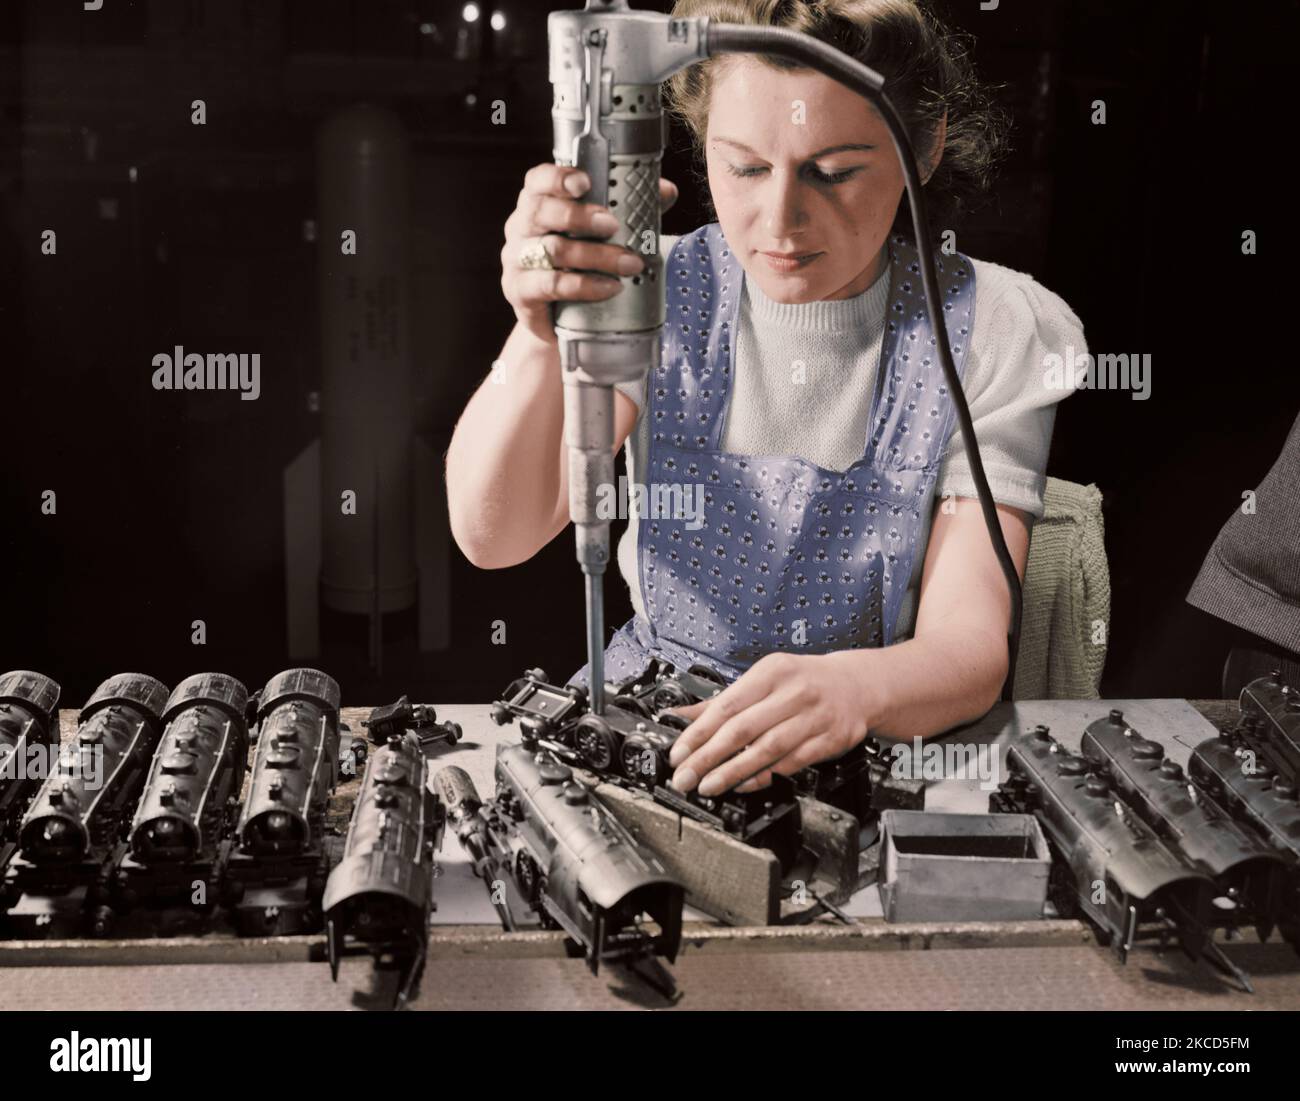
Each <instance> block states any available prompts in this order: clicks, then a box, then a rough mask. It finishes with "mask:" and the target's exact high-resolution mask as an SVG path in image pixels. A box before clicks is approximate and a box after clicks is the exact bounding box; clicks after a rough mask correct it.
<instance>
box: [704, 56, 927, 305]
mask: <svg viewBox="0 0 1300 1101" xmlns="http://www.w3.org/2000/svg"><path fill="white" fill-rule="evenodd" d="M846 146H852V148H845V147H846ZM705 148H706V159H707V162H708V172H709V189H710V191H711V192H712V194H713V205H714V207H715V208H716V209H717V212H718V222H719V224H720V225H721V227H722V232H723V235H724V236H725V237H726V238H727V243H728V245H729V246H730V248H731V250H732V252H734V253H735V254H736V256H737V257H738V259H739V260H740V262H741V265H742V266H743V267H744V269H745V275H746V276H747V277H748V278H750V279H753V280H755V281H756V282H757V283H758V285H759V287H760V288H761V289H762V291H763V293H764V294H766V295H767V296H768V297H769V298H772V299H774V300H775V301H777V302H785V303H795V302H816V301H821V300H825V299H837V298H850V297H852V296H853V295H855V294H860V293H862V292H863V291H864V290H866V289H867V288H868V287H870V286H871V284H872V283H873V282H874V281H875V279H876V278H877V277H878V276H879V275H880V274H881V273H882V272H883V271H884V268H885V265H886V263H887V262H888V258H887V253H886V252H885V251H884V244H885V239H886V237H887V236H888V235H889V230H890V227H891V226H892V225H893V221H894V215H895V213H896V212H897V210H898V202H899V199H900V198H901V197H902V194H903V187H904V181H903V173H902V170H901V168H900V166H899V163H898V155H897V153H896V152H895V151H894V145H893V141H892V140H891V138H890V136H889V130H888V128H887V127H886V125H885V122H884V120H883V119H882V118H881V117H880V115H879V113H878V112H877V111H876V109H875V108H874V107H873V106H872V105H871V104H870V103H868V102H867V101H866V100H864V99H863V98H862V97H861V96H859V95H858V94H857V93H855V92H852V91H850V90H849V89H848V88H846V87H844V86H843V85H841V84H838V83H837V82H835V81H834V80H831V79H830V78H829V77H826V76H822V75H821V74H820V73H815V72H811V71H785V70H779V69H773V68H772V67H770V66H768V65H764V64H763V63H762V62H759V61H757V60H754V59H752V58H739V57H737V58H729V59H728V60H727V62H726V63H724V64H723V65H721V66H719V69H718V70H717V71H715V79H714V84H713V92H712V98H711V103H710V107H709V121H708V133H707V135H706V147H705ZM766 253H787V254H788V253H794V254H796V259H795V260H794V261H786V262H784V263H782V262H780V261H779V260H776V259H775V258H771V257H769V256H767V255H765V254H766ZM805 257H806V258H805Z"/></svg>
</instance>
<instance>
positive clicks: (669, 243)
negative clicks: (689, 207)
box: [614, 233, 680, 414]
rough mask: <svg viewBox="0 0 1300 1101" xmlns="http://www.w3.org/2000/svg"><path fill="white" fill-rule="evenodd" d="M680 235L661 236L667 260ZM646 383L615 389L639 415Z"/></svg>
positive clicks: (635, 382) (619, 384)
mask: <svg viewBox="0 0 1300 1101" xmlns="http://www.w3.org/2000/svg"><path fill="white" fill-rule="evenodd" d="M679 238H680V234H679V235H678V236H677V237H673V236H669V235H668V234H667V233H664V234H660V236H659V248H660V252H661V253H662V254H663V256H664V257H665V258H667V256H668V254H669V253H671V252H672V251H673V245H675V244H676V243H677V241H678V240H679ZM645 382H646V380H645V379H643V378H640V379H634V380H633V381H632V382H616V383H614V389H615V390H617V391H618V392H619V393H620V394H626V395H627V396H628V397H629V398H631V399H632V401H634V402H635V403H636V408H637V412H638V414H639V413H640V412H641V409H642V408H643V407H644V405H645Z"/></svg>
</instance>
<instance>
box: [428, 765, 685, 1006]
mask: <svg viewBox="0 0 1300 1101" xmlns="http://www.w3.org/2000/svg"><path fill="white" fill-rule="evenodd" d="M496 776H497V791H496V797H495V798H494V799H493V801H492V802H490V803H487V804H484V803H482V802H481V801H480V799H479V797H478V793H477V791H476V790H475V787H474V783H473V781H472V780H471V779H470V778H469V776H468V775H467V774H466V773H465V772H464V771H463V770H462V769H459V768H455V767H447V768H444V769H441V770H440V771H439V772H438V774H437V775H436V777H435V784H436V786H437V788H438V792H439V795H440V797H441V798H442V801H443V802H444V804H445V805H446V808H447V815H448V818H449V820H450V822H451V824H452V826H453V828H454V829H455V830H456V834H457V836H458V837H459V838H460V840H461V844H462V846H463V847H464V848H465V849H466V851H467V852H468V853H469V854H470V856H471V859H472V860H473V862H474V870H475V872H476V874H478V875H479V876H481V877H482V878H483V880H484V883H485V884H486V885H487V887H488V891H489V893H490V894H492V895H493V901H494V904H495V905H496V906H497V909H498V913H500V914H501V917H502V924H503V925H504V926H505V927H506V928H507V929H516V928H520V927H523V926H525V925H526V924H528V923H529V922H530V919H532V921H533V922H534V923H536V922H540V923H541V924H542V925H543V926H545V927H548V928H556V927H558V928H561V929H563V930H564V931H565V932H566V933H567V934H568V935H569V937H570V938H571V939H572V941H573V942H574V943H575V944H576V945H577V946H579V947H580V949H581V951H582V954H583V956H584V957H585V958H586V961H587V965H588V966H589V967H590V968H591V971H592V973H593V974H596V973H598V971H599V968H600V965H601V964H602V963H622V964H626V965H628V966H629V967H631V968H632V969H633V970H636V971H638V973H639V974H641V976H642V977H643V978H646V979H647V980H648V981H650V982H651V983H652V984H653V985H656V986H660V988H661V989H662V988H665V987H670V986H671V980H668V981H667V982H665V981H664V976H663V974H660V972H661V969H660V968H659V965H658V963H657V960H658V958H663V959H667V960H668V961H669V962H672V961H673V960H675V959H676V958H677V952H678V950H679V948H680V946H681V931H682V903H683V900H684V897H685V889H684V888H683V886H682V885H681V884H680V883H678V882H677V881H676V880H675V879H673V878H672V877H671V876H669V875H668V874H667V872H666V871H665V870H664V868H663V865H662V864H661V863H660V862H659V860H658V858H657V857H655V856H654V854H653V853H651V852H649V851H648V850H647V849H645V848H643V847H642V846H640V845H639V844H638V843H637V842H636V840H635V839H634V838H633V837H632V835H631V834H630V833H629V832H628V831H627V830H626V829H625V828H624V827H623V826H622V825H621V824H620V823H619V821H618V819H616V818H615V817H614V816H613V815H612V814H611V813H610V812H609V811H608V810H607V809H606V808H605V806H604V805H603V804H602V803H601V802H600V801H599V800H598V799H596V798H595V796H594V795H593V794H592V793H591V791H590V790H589V789H588V788H587V786H586V785H584V784H582V783H581V782H580V781H579V780H578V779H577V778H576V777H575V776H574V773H573V770H572V769H571V768H569V767H568V766H567V765H565V764H564V763H563V762H562V761H560V760H559V759H558V758H557V757H556V756H555V755H554V754H552V753H549V752H547V751H545V750H542V751H537V752H534V751H530V750H528V749H525V748H524V747H523V746H518V745H511V746H501V747H499V748H498V750H497V764H496ZM504 883H508V884H509V885H510V887H511V888H512V892H511V891H507V893H506V896H505V900H504V901H503V900H502V897H501V895H500V894H499V893H498V892H499V888H500V886H501V885H502V884H504ZM647 919H648V920H649V923H651V924H647Z"/></svg>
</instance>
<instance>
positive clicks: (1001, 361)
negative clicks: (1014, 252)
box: [935, 260, 1087, 519]
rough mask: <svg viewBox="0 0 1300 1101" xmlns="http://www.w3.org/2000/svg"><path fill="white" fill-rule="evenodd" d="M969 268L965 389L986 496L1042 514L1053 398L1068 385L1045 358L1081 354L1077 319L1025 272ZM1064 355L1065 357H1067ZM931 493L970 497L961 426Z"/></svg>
mask: <svg viewBox="0 0 1300 1101" xmlns="http://www.w3.org/2000/svg"><path fill="white" fill-rule="evenodd" d="M973 263H974V266H975V287H976V291H975V293H976V303H975V325H974V331H973V332H972V334H971V335H972V339H971V346H970V349H969V351H968V353H967V355H968V357H969V358H968V360H967V363H966V371H965V380H964V382H965V385H964V391H965V394H966V402H967V405H968V406H969V408H970V415H971V423H972V424H973V426H974V428H975V438H976V439H977V440H978V441H979V449H980V460H981V462H982V463H983V465H984V473H985V476H986V477H987V478H988V483H989V490H990V492H991V493H992V495H993V499H994V500H995V501H997V502H998V503H1000V504H1005V505H1010V506H1011V507H1013V508H1018V509H1023V510H1024V511H1025V512H1028V513H1030V514H1031V515H1032V516H1033V517H1034V518H1035V519H1037V518H1040V517H1041V516H1042V515H1043V511H1044V507H1043V492H1044V490H1045V489H1046V486H1047V457H1048V452H1049V451H1050V449H1051V444H1052V430H1053V428H1054V427H1055V422H1056V408H1057V404H1058V403H1059V402H1060V401H1061V399H1062V398H1065V397H1067V396H1068V395H1069V394H1071V393H1073V389H1071V388H1067V387H1065V386H1062V385H1059V384H1057V380H1059V379H1060V378H1061V372H1060V371H1059V370H1058V371H1056V372H1052V371H1049V364H1050V363H1051V362H1052V359H1051V357H1052V356H1060V357H1062V358H1063V359H1065V361H1066V362H1070V363H1073V362H1074V359H1075V357H1077V356H1080V355H1083V354H1085V353H1086V352H1087V344H1086V342H1085V339H1084V333H1083V325H1082V323H1081V322H1080V321H1079V318H1078V317H1077V316H1076V314H1075V313H1074V311H1073V310H1071V309H1070V307H1069V306H1068V305H1066V303H1065V301H1064V300H1063V299H1062V298H1061V297H1060V296H1059V295H1057V294H1054V293H1053V292H1052V291H1049V290H1048V289H1047V288H1046V287H1044V286H1042V285H1041V284H1039V283H1037V282H1035V281H1034V280H1033V278H1032V277H1030V276H1028V275H1025V274H1023V273H1021V272H1015V271H1012V270H1011V269H1009V268H1005V267H1002V266H1000V265H997V264H990V263H986V262H983V261H978V260H976V261H973ZM1066 357H1068V359H1067V358H1066ZM935 492H936V494H937V495H938V496H939V497H942V496H944V495H945V494H951V495H952V496H955V497H975V496H976V492H975V479H974V477H973V476H972V474H971V469H970V463H969V462H968V460H967V457H966V454H965V443H964V441H963V438H962V432H961V428H960V426H958V427H956V428H955V429H954V430H953V433H952V435H951V436H950V437H949V440H948V445H947V447H946V448H945V450H944V456H943V460H942V462H941V464H940V467H939V475H938V481H937V483H936V490H935Z"/></svg>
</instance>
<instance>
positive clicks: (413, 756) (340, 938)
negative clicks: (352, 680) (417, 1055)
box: [322, 733, 445, 1008]
mask: <svg viewBox="0 0 1300 1101" xmlns="http://www.w3.org/2000/svg"><path fill="white" fill-rule="evenodd" d="M444 822H445V814H444V811H443V807H442V804H441V803H440V802H439V800H438V798H437V796H435V795H434V794H433V793H432V792H431V791H430V790H429V788H428V785H427V784H426V782H425V761H424V753H423V750H422V748H421V745H420V739H419V737H418V735H416V734H414V733H406V734H402V735H399V736H395V737H392V738H390V739H389V741H388V743H387V744H386V745H384V746H382V747H381V748H380V749H379V750H378V751H376V752H375V753H374V754H373V755H372V756H371V757H370V759H369V762H368V763H367V765H366V771H365V775H364V776H363V777H362V780H361V790H360V791H359V792H358V794H357V800H356V804H355V805H354V806H353V809H352V820H351V822H350V824H349V826H348V833H347V841H346V842H345V844H344V848H343V859H342V860H340V861H339V863H338V864H337V865H336V866H335V868H334V870H333V871H332V872H330V876H329V881H328V882H327V883H326V885H325V896H324V900H323V903H322V905H323V907H324V910H325V929H326V937H327V945H328V949H327V950H328V954H329V961H330V974H331V976H332V977H333V978H334V979H335V981H337V980H338V971H339V960H340V957H342V956H343V955H344V954H345V953H346V952H349V951H351V950H354V949H356V950H362V951H368V952H370V953H371V955H373V956H374V958H375V963H376V966H377V967H380V968H388V969H395V970H397V971H398V972H399V975H398V982H397V992H396V995H395V1005H396V1006H397V1007H399V1008H400V1007H402V1006H405V1005H406V1003H407V1002H408V1001H409V1000H410V998H411V997H412V996H413V994H414V992H415V989H416V985H417V984H418V982H419V979H420V974H421V972H422V971H423V969H424V958H425V955H426V953H427V950H428V932H429V917H430V914H431V913H432V911H433V909H434V902H433V881H434V875H435V867H434V851H435V850H436V849H437V848H439V847H440V845H441V843H442V831H443V826H444Z"/></svg>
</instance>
